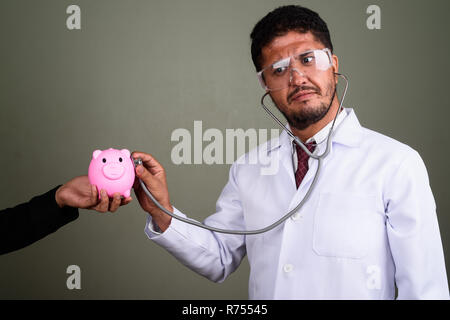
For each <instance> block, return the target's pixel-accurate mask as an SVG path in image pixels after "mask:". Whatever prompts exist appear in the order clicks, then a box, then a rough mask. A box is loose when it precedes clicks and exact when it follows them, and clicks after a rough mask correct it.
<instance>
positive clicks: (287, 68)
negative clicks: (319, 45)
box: [257, 48, 333, 91]
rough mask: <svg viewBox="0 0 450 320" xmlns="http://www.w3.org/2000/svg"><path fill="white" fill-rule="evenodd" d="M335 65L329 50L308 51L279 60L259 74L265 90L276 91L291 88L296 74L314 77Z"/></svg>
mask: <svg viewBox="0 0 450 320" xmlns="http://www.w3.org/2000/svg"><path fill="white" fill-rule="evenodd" d="M332 65H333V62H332V58H331V51H330V49H328V48H325V49H316V50H308V51H304V52H301V53H296V54H293V55H292V56H290V57H287V58H284V59H282V60H279V61H277V62H275V63H273V64H271V65H269V66H267V67H265V68H264V69H262V70H261V71H259V72H258V73H257V75H258V79H259V82H260V83H261V86H262V87H263V89H265V90H269V91H275V90H281V89H284V88H287V87H289V85H290V84H291V82H292V78H293V74H294V72H297V73H298V74H299V75H301V76H306V77H314V76H316V75H317V74H318V73H320V72H324V71H326V70H328V68H330V67H331V66H332Z"/></svg>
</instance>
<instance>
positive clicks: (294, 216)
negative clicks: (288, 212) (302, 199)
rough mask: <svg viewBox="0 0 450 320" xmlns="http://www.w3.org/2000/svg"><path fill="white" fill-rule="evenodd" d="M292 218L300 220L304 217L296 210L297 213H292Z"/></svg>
mask: <svg viewBox="0 0 450 320" xmlns="http://www.w3.org/2000/svg"><path fill="white" fill-rule="evenodd" d="M291 218H292V220H294V221H297V220H299V219H300V218H302V216H301V215H300V213H298V212H296V213H294V214H293V215H292V217H291Z"/></svg>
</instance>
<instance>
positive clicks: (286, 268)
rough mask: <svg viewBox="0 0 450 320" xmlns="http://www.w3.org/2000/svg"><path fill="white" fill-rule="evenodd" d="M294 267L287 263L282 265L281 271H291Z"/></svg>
mask: <svg viewBox="0 0 450 320" xmlns="http://www.w3.org/2000/svg"><path fill="white" fill-rule="evenodd" d="M293 269H294V266H293V265H292V264H290V263H287V264H285V265H284V266H283V271H284V272H286V273H289V272H291V271H292V270H293Z"/></svg>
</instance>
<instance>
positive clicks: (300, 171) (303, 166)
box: [292, 141, 316, 189]
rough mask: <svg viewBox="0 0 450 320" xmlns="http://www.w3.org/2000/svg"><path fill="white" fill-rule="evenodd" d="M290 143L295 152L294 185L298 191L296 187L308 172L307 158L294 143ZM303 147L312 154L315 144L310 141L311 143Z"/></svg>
mask: <svg viewBox="0 0 450 320" xmlns="http://www.w3.org/2000/svg"><path fill="white" fill-rule="evenodd" d="M292 143H293V144H294V146H295V148H296V150H297V171H296V172H295V184H296V185H297V189H298V186H299V185H300V183H301V182H302V180H303V178H304V177H305V175H306V173H307V172H308V159H309V156H308V154H307V153H306V152H305V151H303V149H302V148H301V147H300V146H299V145H297V144H296V143H295V142H294V141H293V142H292ZM305 146H306V147H307V148H308V150H309V151H310V152H311V153H312V152H314V149H315V148H316V143H315V141H311V142H308V143H306V144H305Z"/></svg>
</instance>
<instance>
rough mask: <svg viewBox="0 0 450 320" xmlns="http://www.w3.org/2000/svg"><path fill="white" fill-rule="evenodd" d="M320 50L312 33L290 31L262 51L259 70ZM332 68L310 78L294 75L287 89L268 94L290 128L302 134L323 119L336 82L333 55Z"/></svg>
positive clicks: (334, 58) (336, 67)
mask: <svg viewBox="0 0 450 320" xmlns="http://www.w3.org/2000/svg"><path fill="white" fill-rule="evenodd" d="M323 48H325V47H324V45H323V44H322V43H321V42H319V41H317V40H316V39H315V38H314V36H313V34H312V33H310V32H307V33H299V32H296V31H290V32H288V33H286V34H285V35H283V36H280V37H277V38H275V39H274V40H273V41H272V42H271V43H269V44H268V45H267V46H265V47H263V48H262V52H261V53H262V67H263V68H264V67H266V66H268V65H271V64H273V63H274V62H276V61H279V60H281V59H283V58H286V57H289V56H291V55H292V54H294V53H299V52H304V51H307V50H312V49H323ZM332 64H333V65H332V67H330V68H329V69H328V70H325V71H319V72H315V73H312V74H303V75H301V74H300V73H298V72H296V71H293V72H292V80H291V82H290V83H289V85H288V86H287V87H286V88H284V89H281V90H276V91H270V96H271V98H272V101H273V102H274V103H275V105H276V106H277V107H278V109H279V110H280V111H281V113H283V115H284V116H285V117H286V119H287V120H288V122H289V125H290V126H291V127H293V128H296V129H298V130H303V129H305V128H307V127H308V126H309V125H311V124H313V123H316V122H318V121H319V120H320V119H322V118H323V117H324V116H325V115H326V113H327V110H328V107H329V105H330V102H331V98H332V97H333V93H334V90H335V86H336V82H337V80H336V78H335V76H334V72H337V70H338V60H337V57H336V56H335V55H333V56H332Z"/></svg>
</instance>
